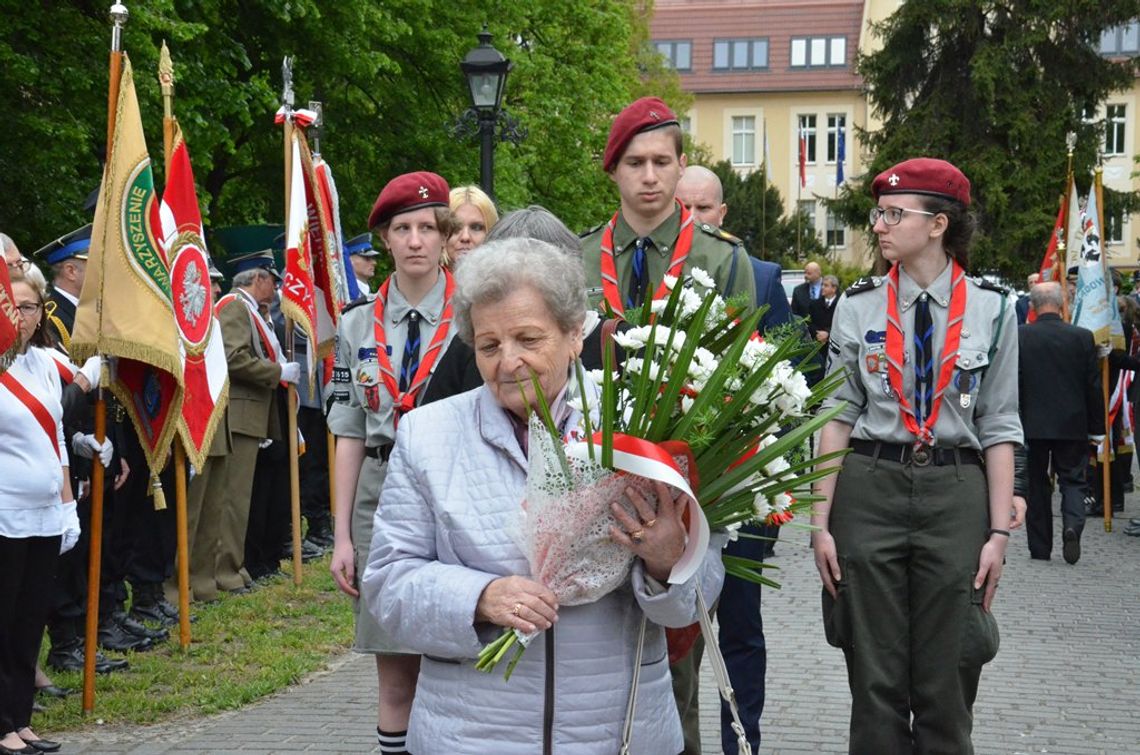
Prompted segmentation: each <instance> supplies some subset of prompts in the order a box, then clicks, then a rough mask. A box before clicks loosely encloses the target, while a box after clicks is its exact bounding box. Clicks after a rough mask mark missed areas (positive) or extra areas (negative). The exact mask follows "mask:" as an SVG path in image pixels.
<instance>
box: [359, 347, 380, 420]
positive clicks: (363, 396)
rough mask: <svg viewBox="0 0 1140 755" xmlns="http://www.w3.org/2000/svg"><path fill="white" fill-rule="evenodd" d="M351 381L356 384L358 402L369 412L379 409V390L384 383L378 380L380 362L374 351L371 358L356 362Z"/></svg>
mask: <svg viewBox="0 0 1140 755" xmlns="http://www.w3.org/2000/svg"><path fill="white" fill-rule="evenodd" d="M352 382H353V383H354V384H355V385H356V390H357V393H358V394H359V396H360V403H361V404H362V405H363V406H364V407H365V408H366V409H368V411H370V412H378V411H380V391H381V390H382V389H383V388H384V385H383V383H382V382H381V381H380V363H379V362H377V360H376V358H375V354H374V353H373V354H372V355H371V358H366V359H363V360H362V361H360V362H357V364H356V368H355V369H354V370H353V373H352Z"/></svg>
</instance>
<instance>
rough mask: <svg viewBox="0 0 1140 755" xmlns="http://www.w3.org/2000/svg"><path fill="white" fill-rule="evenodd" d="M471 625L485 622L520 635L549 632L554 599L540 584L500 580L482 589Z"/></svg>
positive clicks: (553, 617)
mask: <svg viewBox="0 0 1140 755" xmlns="http://www.w3.org/2000/svg"><path fill="white" fill-rule="evenodd" d="M475 621H486V622H490V623H492V624H497V625H499V626H501V627H507V628H509V629H517V630H519V631H520V632H523V633H524V634H531V633H533V632H537V631H539V630H545V629H550V627H552V626H554V622H556V621H558V598H556V597H554V593H553V592H551V591H550V590H549V589H547V587H546V586H545V585H543V584H542V583H541V582H535V581H534V580H533V579H529V578H527V577H500V578H498V579H496V580H495V581H493V582H491V583H490V584H489V585H487V586H486V587H485V588H483V594H482V595H480V596H479V602H478V603H477V604H476V605H475Z"/></svg>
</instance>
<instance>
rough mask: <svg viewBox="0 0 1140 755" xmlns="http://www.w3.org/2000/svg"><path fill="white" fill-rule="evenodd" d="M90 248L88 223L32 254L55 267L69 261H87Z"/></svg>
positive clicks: (89, 225) (89, 227)
mask: <svg viewBox="0 0 1140 755" xmlns="http://www.w3.org/2000/svg"><path fill="white" fill-rule="evenodd" d="M90 246H91V224H90V223H88V224H87V225H85V226H83V227H82V228H77V229H76V230H74V231H72V232H71V233H69V234H67V235H65V236H60V237H59V238H58V239H56V240H55V241H52V242H50V243H48V244H45V245H44V246H43V247H41V248H40V249H37V250H36V251H35V252H33V253H32V254H33V256H35V257H39V258H40V259H41V260H43V261H44V262H45V263H46V264H48V265H55V264H58V263H60V262H63V261H65V260H70V259H77V260H85V259H87V250H88V248H89V247H90Z"/></svg>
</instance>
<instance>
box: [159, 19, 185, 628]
mask: <svg viewBox="0 0 1140 755" xmlns="http://www.w3.org/2000/svg"><path fill="white" fill-rule="evenodd" d="M158 83H159V86H160V87H161V89H162V147H163V156H164V159H165V171H166V172H165V181H166V185H167V186H169V185H170V158H171V157H172V156H173V154H174V64H173V63H172V62H171V60H170V50H169V49H168V48H167V46H166V42H165V41H163V43H162V51H161V52H160V54H159V58H158ZM170 262H171V263H173V262H174V260H170ZM174 501H175V503H174V514H175V533H176V539H177V548H178V558H177V559H176V563H177V566H178V645H179V647H181V648H182V649H183V650H187V649H189V647H190V538H189V535H188V533H187V531H186V530H187V526H188V525H187V512H186V449H185V447H184V446H183V445H182V441H181V440H180V439H178V438H175V440H174Z"/></svg>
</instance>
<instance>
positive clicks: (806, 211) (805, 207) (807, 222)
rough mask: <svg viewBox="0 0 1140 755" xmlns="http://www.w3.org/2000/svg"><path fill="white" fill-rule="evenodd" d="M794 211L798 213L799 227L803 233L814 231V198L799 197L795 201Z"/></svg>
mask: <svg viewBox="0 0 1140 755" xmlns="http://www.w3.org/2000/svg"><path fill="white" fill-rule="evenodd" d="M796 212H798V213H799V215H800V223H802V224H803V225H802V227H801V229H800V231H801V233H803V235H805V236H806V235H808V234H813V233H815V200H814V199H801V200H800V201H798V202H796Z"/></svg>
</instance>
